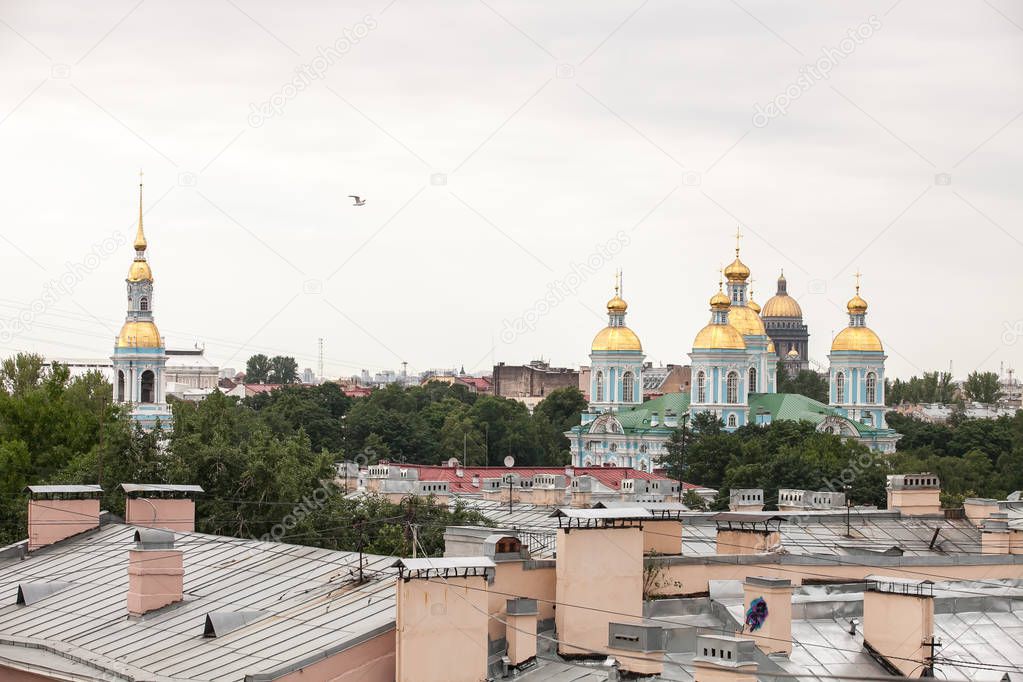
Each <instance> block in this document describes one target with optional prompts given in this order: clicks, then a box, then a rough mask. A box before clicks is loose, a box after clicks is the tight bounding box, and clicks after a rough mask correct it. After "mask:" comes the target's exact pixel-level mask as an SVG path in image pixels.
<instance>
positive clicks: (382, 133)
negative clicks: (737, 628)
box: [0, 0, 1023, 376]
mask: <svg viewBox="0 0 1023 682" xmlns="http://www.w3.org/2000/svg"><path fill="white" fill-rule="evenodd" d="M388 3H389V4H388ZM850 32H852V35H853V36H855V39H853V38H850ZM807 67H810V68H807ZM825 72H826V73H825ZM1021 84H1023V9H1021V7H1020V5H1019V3H1014V2H1009V1H1008V0H964V1H962V2H955V3H952V2H924V1H923V0H900V1H895V0H885V1H884V2H870V1H867V2H857V3H849V2H824V3H806V2H782V3H779V2H759V1H756V2H755V1H754V0H740V1H739V2H727V1H723V0H708V1H707V2H702V3H696V2H686V3H680V2H670V1H668V0H647V1H643V0H638V1H637V0H630V1H629V2H574V3H568V2H558V3H551V2H528V3H527V2H510V1H508V0H486V1H484V0H454V1H450V2H431V3H422V2H415V3H414V2H410V1H408V0H395V1H394V2H390V0H378V1H375V2H363V3H357V2H356V3H348V2H331V3H272V2H255V1H253V0H204V1H201V2H198V1H185V2H181V1H179V2H168V1H166V0H142V1H141V2H139V1H138V0H129V1H128V2H113V1H111V2H103V3H58V2H47V3H39V2H23V1H18V0H5V1H3V2H0V155H2V158H3V163H2V164H0V183H2V184H0V186H2V188H3V189H2V196H3V214H2V221H0V248H2V249H3V253H4V254H5V257H4V259H3V267H2V268H0V289H2V294H0V313H2V314H0V319H2V320H3V321H4V324H6V325H7V326H6V327H4V328H3V333H2V334H0V341H2V344H0V346H2V347H0V352H3V353H4V354H7V353H11V352H14V351H16V350H32V351H36V352H40V353H44V354H47V355H50V356H59V357H103V356H108V355H109V354H110V352H111V350H112V345H113V339H114V336H115V334H116V333H117V331H118V330H119V328H120V325H121V322H122V321H123V319H124V308H125V296H124V277H125V275H126V273H127V268H128V265H129V263H130V261H131V259H132V256H133V254H132V249H131V245H130V242H131V238H132V236H133V234H134V222H135V214H136V210H137V208H136V202H137V195H136V192H137V187H136V185H137V182H138V175H137V174H138V169H139V168H140V167H141V168H143V169H144V170H145V183H146V207H147V214H146V220H145V224H146V233H147V236H148V238H149V244H150V250H149V256H150V262H151V264H152V267H153V272H154V275H155V281H156V294H155V310H156V320H157V323H158V325H159V327H160V330H161V332H162V333H163V334H164V336H165V337H166V340H167V345H168V347H172V348H174V347H191V346H192V345H193V344H195V343H200V344H205V347H206V349H207V354H208V355H209V356H210V358H211V359H212V360H213V361H215V362H217V363H220V364H221V365H222V366H235V367H239V368H241V367H243V366H244V363H245V359H246V358H247V357H248V356H249V355H250V354H252V353H255V352H265V353H268V354H277V353H285V354H290V355H295V356H296V357H297V358H298V360H299V364H300V366H302V367H305V366H309V367H313V368H315V366H316V348H317V338H318V337H324V338H325V340H326V348H325V357H326V373H327V375H328V376H337V375H350V374H352V373H356V372H358V371H359V370H360V369H362V368H365V369H368V370H370V371H371V372H374V371H378V370H380V369H383V368H396V367H398V366H399V364H400V362H401V361H402V360H405V361H407V362H408V363H409V368H410V370H413V371H419V370H423V369H428V368H436V367H457V366H459V365H464V366H465V368H466V370H467V371H484V370H487V369H488V368H489V366H490V365H491V364H492V362H494V361H505V362H508V363H519V362H524V361H528V360H530V359H533V358H537V357H540V356H543V357H544V358H549V359H550V360H551V361H552V362H553V363H555V364H558V365H570V366H575V365H578V364H583V363H586V362H587V355H588V353H589V344H590V341H591V339H592V338H593V336H594V334H595V333H596V332H597V331H598V330H599V329H600V328H601V327H603V325H604V324H605V322H606V313H605V310H604V304H605V302H606V301H607V299H608V298H609V297H610V296H611V294H612V287H613V280H614V271H615V269H616V268H622V269H623V271H624V297H625V298H626V299H627V301H628V302H629V314H628V318H627V323H628V324H629V325H630V326H631V327H632V328H633V329H634V330H635V331H636V332H637V333H638V334H639V336H640V338H641V339H642V342H643V347H644V350H645V351H646V353H647V358H648V359H650V360H652V361H654V362H655V363H662V362H663V363H669V362H675V363H679V362H688V356H687V353H688V351H689V350H690V348H691V344H692V340H693V337H694V336H695V334H696V332H697V331H698V330H699V329H700V328H701V327H702V326H703V325H704V324H706V322H707V320H708V318H709V312H708V304H707V301H708V299H709V297H710V296H711V294H712V293H713V292H714V291H715V290H716V287H717V283H716V282H717V273H716V271H717V269H718V267H719V266H720V265H721V264H723V263H724V264H727V262H729V261H730V260H731V258H732V255H733V249H734V237H733V234H734V233H735V229H736V225H737V224H738V223H741V224H742V226H743V231H744V232H745V234H746V236H745V237H744V239H743V240H742V248H743V252H742V258H743V260H744V261H745V262H746V264H747V265H749V267H750V268H751V270H752V271H753V277H754V279H755V280H756V284H755V287H754V288H755V292H756V300H758V301H759V302H760V303H761V304H763V303H764V302H765V301H766V300H767V299H768V298H769V296H770V295H771V294H773V292H774V288H775V280H776V278H777V275H778V272H779V270H780V269H781V268H784V269H785V273H786V275H787V277H788V282H789V291H790V292H791V293H792V294H794V295H795V296H796V297H797V298H798V300H799V302H800V304H801V305H802V307H803V311H804V315H805V321H806V322H807V324H808V325H809V326H810V333H811V337H810V354H811V356H812V357H813V358H815V359H818V360H820V361H822V362H826V355H827V353H828V350H829V348H830V342H831V338H832V335H833V333H837V331H839V330H840V329H841V328H842V327H843V326H845V325H846V324H847V322H848V318H847V315H846V312H845V302H846V300H847V299H848V298H849V297H850V296H851V295H852V293H853V283H854V277H853V273H854V272H855V271H856V269H857V268H859V269H860V270H861V271H862V272H863V279H862V283H863V288H862V294H863V296H864V297H865V298H866V299H867V300H868V302H869V304H870V310H869V313H868V318H867V323H868V325H869V326H871V327H872V328H873V329H874V330H875V331H876V332H877V333H878V334H879V335H880V337H881V339H882V340H883V342H884V344H885V349H886V350H887V351H888V353H889V360H888V367H889V375H890V376H909V375H911V374H914V373H920V372H921V371H924V370H930V369H935V368H944V369H947V368H948V366H949V363H950V362H951V363H953V366H954V370H955V374H956V375H957V376H964V375H965V374H966V373H967V372H969V371H971V370H973V369H977V368H980V369H993V370H998V368H999V366H1000V364H1001V363H1003V362H1004V363H1005V365H1006V366H1013V367H1017V366H1020V365H1023V363H1021V362H1020V359H1021V349H1023V304H1021V286H1020V285H1021V284H1023V275H1021V270H1020V266H1019V263H1020V256H1021V255H1023V226H1021V220H1020V218H1021V216H1023V199H1021V195H1020V178H1021V177H1023V88H1021V87H1020V86H1021ZM779 109H784V112H782V111H780V110H779ZM758 112H759V113H758ZM349 194H358V195H361V196H363V197H365V198H366V202H367V203H366V205H365V206H361V207H354V206H352V205H351V203H352V202H351V200H350V199H348V198H347V195H349ZM104 239H107V242H106V244H105V245H104V242H103V240H104ZM112 247H115V248H112ZM69 264H71V265H69ZM74 264H80V265H77V266H76V265H74ZM69 268H71V271H72V272H74V273H75V274H73V275H71V274H68V272H69ZM61 278H63V279H64V280H65V282H66V283H67V286H65V288H64V290H60V289H55V290H48V289H47V282H49V281H51V280H60V279H61ZM48 291H49V293H47V292H48ZM53 291H56V293H55V294H54V293H53ZM551 292H556V293H551ZM545 297H547V298H546V299H545ZM541 301H543V303H541ZM19 316H20V317H21V318H22V323H21V324H19V325H17V326H16V325H15V324H14V322H13V321H12V320H14V319H17V318H18V317H19ZM26 321H27V325H26V324H25V322H26ZM26 326H27V327H28V328H27V329H26V328H24V327H26ZM1017 338H1019V341H1017Z"/></svg>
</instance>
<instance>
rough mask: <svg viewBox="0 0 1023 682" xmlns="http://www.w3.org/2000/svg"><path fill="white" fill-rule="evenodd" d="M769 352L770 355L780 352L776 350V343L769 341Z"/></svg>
mask: <svg viewBox="0 0 1023 682" xmlns="http://www.w3.org/2000/svg"><path fill="white" fill-rule="evenodd" d="M767 352H768V353H777V352H778V351H776V350H775V349H774V341H768V342H767Z"/></svg>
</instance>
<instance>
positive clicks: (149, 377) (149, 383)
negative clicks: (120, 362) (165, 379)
mask: <svg viewBox="0 0 1023 682" xmlns="http://www.w3.org/2000/svg"><path fill="white" fill-rule="evenodd" d="M142 402H144V403H154V402H156V375H155V374H153V370H151V369H147V370H146V371H145V372H143V373H142Z"/></svg>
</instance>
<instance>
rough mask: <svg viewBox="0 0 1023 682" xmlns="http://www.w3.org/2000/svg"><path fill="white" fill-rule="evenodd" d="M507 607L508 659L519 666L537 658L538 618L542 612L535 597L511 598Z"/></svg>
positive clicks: (506, 636) (513, 664) (515, 665)
mask: <svg viewBox="0 0 1023 682" xmlns="http://www.w3.org/2000/svg"><path fill="white" fill-rule="evenodd" d="M506 608H507V620H506V622H507V624H508V628H507V634H506V635H505V638H506V640H507V642H508V659H509V661H510V663H511V665H512V666H514V667H518V666H520V665H522V664H524V663H528V662H530V661H531V660H533V659H534V658H536V618H537V615H538V614H539V613H540V610H539V608H538V607H537V604H536V600H535V599H526V598H524V597H520V598H516V599H509V600H507V604H506Z"/></svg>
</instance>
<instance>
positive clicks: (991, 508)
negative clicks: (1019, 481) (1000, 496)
mask: <svg viewBox="0 0 1023 682" xmlns="http://www.w3.org/2000/svg"><path fill="white" fill-rule="evenodd" d="M998 509H999V507H998V501H997V500H992V499H989V498H986V497H967V498H966V500H964V501H963V512H964V513H965V514H966V518H968V519H969V520H970V523H972V524H973V525H974V526H980V523H981V521H983V520H984V519H986V518H988V517H989V516H991V514H992V512H997V511H998Z"/></svg>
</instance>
